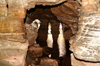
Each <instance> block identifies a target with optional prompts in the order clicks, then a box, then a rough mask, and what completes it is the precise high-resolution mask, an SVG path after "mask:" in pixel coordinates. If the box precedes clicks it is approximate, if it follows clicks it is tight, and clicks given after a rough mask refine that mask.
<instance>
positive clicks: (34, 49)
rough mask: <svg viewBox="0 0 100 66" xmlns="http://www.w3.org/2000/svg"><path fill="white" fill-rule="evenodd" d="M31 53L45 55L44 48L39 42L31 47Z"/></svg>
mask: <svg viewBox="0 0 100 66" xmlns="http://www.w3.org/2000/svg"><path fill="white" fill-rule="evenodd" d="M32 52H33V53H32ZM29 54H32V56H33V57H41V56H42V55H43V48H42V47H40V46H39V45H38V44H34V45H33V46H32V47H30V48H29Z"/></svg>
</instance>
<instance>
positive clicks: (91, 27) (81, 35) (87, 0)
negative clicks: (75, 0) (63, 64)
mask: <svg viewBox="0 0 100 66" xmlns="http://www.w3.org/2000/svg"><path fill="white" fill-rule="evenodd" d="M99 23H100V7H99V0H82V7H81V13H80V18H79V22H78V32H77V34H76V35H75V36H73V37H72V38H71V40H70V44H71V47H70V50H71V51H72V52H73V54H74V56H75V57H76V58H78V59H81V60H85V61H90V62H98V61H100V24H99ZM99 65H100V64H99ZM73 66H74V65H73ZM80 66H81V65H80ZM86 66H87V65H86ZM89 66H91V65H89Z"/></svg>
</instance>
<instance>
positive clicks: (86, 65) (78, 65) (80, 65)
mask: <svg viewBox="0 0 100 66" xmlns="http://www.w3.org/2000/svg"><path fill="white" fill-rule="evenodd" d="M71 65H72V66H100V63H93V62H85V61H80V60H77V59H76V58H75V57H74V55H73V53H72V54H71Z"/></svg>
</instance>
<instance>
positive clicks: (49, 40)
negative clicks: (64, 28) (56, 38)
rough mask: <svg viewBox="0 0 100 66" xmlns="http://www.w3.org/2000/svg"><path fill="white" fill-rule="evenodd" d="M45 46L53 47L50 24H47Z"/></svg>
mask: <svg viewBox="0 0 100 66" xmlns="http://www.w3.org/2000/svg"><path fill="white" fill-rule="evenodd" d="M47 46H48V47H50V48H52V47H53V37H52V34H51V24H50V23H49V26H48V35H47ZM49 57H51V54H50V55H49Z"/></svg>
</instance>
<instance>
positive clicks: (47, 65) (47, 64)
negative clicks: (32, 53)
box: [40, 58, 58, 66]
mask: <svg viewBox="0 0 100 66" xmlns="http://www.w3.org/2000/svg"><path fill="white" fill-rule="evenodd" d="M40 66H58V63H57V61H56V60H53V59H48V58H44V59H41V62H40Z"/></svg>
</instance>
